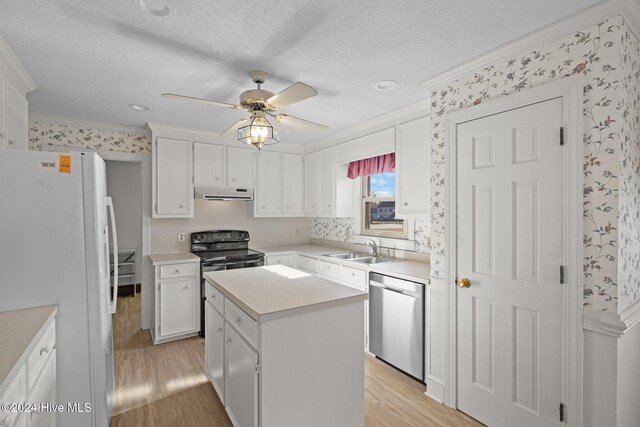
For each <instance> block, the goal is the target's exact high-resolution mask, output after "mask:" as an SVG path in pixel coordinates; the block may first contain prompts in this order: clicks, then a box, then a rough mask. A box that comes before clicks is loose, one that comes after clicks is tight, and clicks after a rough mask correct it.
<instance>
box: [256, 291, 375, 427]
mask: <svg viewBox="0 0 640 427" xmlns="http://www.w3.org/2000/svg"><path fill="white" fill-rule="evenodd" d="M363 317H364V302H357V303H352V304H346V305H341V306H335V307H330V308H327V309H324V310H318V311H313V312H309V313H303V314H299V315H295V316H291V317H285V318H282V319H275V320H271V321H268V322H264V323H262V324H261V343H262V344H261V347H260V419H261V424H260V425H261V427H300V426H305V427H326V426H363V425H364V351H363V345H362V344H363V343H362V337H363V335H364V331H363V327H364V325H363V321H362V319H363Z"/></svg>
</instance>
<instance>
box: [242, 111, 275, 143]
mask: <svg viewBox="0 0 640 427" xmlns="http://www.w3.org/2000/svg"><path fill="white" fill-rule="evenodd" d="M238 141H240V142H242V143H244V144H247V145H253V146H254V147H256V148H257V149H258V150H260V149H261V148H262V147H264V146H265V145H274V144H277V143H279V142H280V132H278V130H277V129H275V128H274V127H273V126H271V123H269V121H268V120H267V119H266V118H265V117H264V112H262V111H257V112H255V113H254V114H253V117H252V118H251V121H250V122H249V124H248V125H246V126H243V127H241V128H238Z"/></svg>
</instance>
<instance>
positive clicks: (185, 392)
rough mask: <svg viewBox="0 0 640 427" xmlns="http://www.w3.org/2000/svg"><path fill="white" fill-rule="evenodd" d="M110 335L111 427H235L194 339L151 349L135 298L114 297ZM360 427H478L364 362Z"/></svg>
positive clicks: (415, 386)
mask: <svg viewBox="0 0 640 427" xmlns="http://www.w3.org/2000/svg"><path fill="white" fill-rule="evenodd" d="M113 330H114V338H113V339H114V347H115V368H116V391H115V395H114V408H113V417H112V419H111V427H134V426H135V427H139V426H151V427H163V426H198V427H205V426H208V427H232V424H231V421H229V418H228V417H227V414H226V412H225V410H224V407H223V406H222V404H221V403H220V400H219V399H218V396H217V394H216V393H215V391H214V390H213V387H212V386H211V384H209V382H208V381H207V378H206V377H205V375H204V372H203V371H204V340H203V339H201V338H199V337H194V338H188V339H184V340H180V341H174V342H170V343H166V344H161V345H157V346H154V345H153V344H152V343H151V336H150V335H149V331H143V330H141V329H140V296H137V297H135V298H134V297H132V296H128V297H123V298H119V300H118V312H117V313H116V314H115V316H114V319H113ZM310 416H312V415H311V414H310ZM365 425H366V426H367V427H405V426H407V427H409V426H411V427H422V426H424V427H429V426H451V427H454V426H455V427H457V426H463V427H466V426H481V425H482V424H480V423H478V422H477V421H475V420H473V419H472V418H469V417H468V416H466V415H465V414H463V413H461V412H458V411H454V410H451V409H449V408H447V407H446V406H443V405H440V404H438V403H437V402H435V401H433V400H431V399H429V398H427V397H426V396H425V395H424V386H423V385H421V384H419V383H417V382H416V381H414V380H412V379H410V378H408V377H406V376H405V375H402V374H400V373H399V372H397V371H396V370H395V369H393V368H391V367H390V366H387V365H386V364H384V363H382V362H380V361H378V360H376V359H375V358H373V357H370V356H367V357H366V360H365ZM300 427H304V426H300ZM327 427H330V426H327Z"/></svg>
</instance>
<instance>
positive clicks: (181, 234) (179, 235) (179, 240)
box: [178, 233, 185, 242]
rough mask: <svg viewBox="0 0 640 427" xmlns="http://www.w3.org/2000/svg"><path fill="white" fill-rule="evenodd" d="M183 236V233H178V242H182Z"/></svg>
mask: <svg viewBox="0 0 640 427" xmlns="http://www.w3.org/2000/svg"><path fill="white" fill-rule="evenodd" d="M184 237H185V234H184V233H178V242H184Z"/></svg>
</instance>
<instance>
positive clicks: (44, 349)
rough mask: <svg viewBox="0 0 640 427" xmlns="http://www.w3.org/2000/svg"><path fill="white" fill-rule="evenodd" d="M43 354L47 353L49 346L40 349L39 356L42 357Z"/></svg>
mask: <svg viewBox="0 0 640 427" xmlns="http://www.w3.org/2000/svg"><path fill="white" fill-rule="evenodd" d="M44 353H49V346H48V345H46V346H44V347H42V348H41V349H40V356H42V355H43V354H44Z"/></svg>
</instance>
